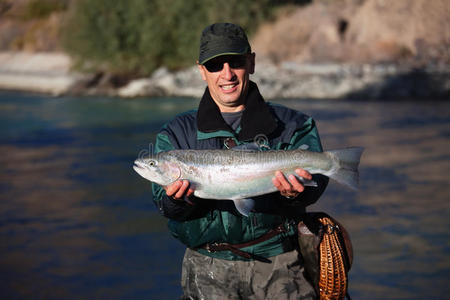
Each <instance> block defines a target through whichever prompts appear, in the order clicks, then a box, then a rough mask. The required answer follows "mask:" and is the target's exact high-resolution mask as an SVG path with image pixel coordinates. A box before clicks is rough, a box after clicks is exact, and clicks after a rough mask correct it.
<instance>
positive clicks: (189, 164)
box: [133, 147, 363, 216]
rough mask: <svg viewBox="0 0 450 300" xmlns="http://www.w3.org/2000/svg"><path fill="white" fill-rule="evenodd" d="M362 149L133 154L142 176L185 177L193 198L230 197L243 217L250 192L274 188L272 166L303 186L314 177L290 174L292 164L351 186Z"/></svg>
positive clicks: (155, 179)
mask: <svg viewBox="0 0 450 300" xmlns="http://www.w3.org/2000/svg"><path fill="white" fill-rule="evenodd" d="M362 152H363V148H360V147H352V148H346V149H340V150H331V151H326V152H311V151H307V150H300V149H297V150H271V151H253V150H241V149H239V150H235V149H231V150H171V151H167V152H160V153H158V154H154V155H149V156H147V157H144V158H138V159H137V160H136V161H135V162H134V166H133V168H134V170H135V171H136V172H137V173H138V174H139V175H141V176H142V177H144V178H145V179H147V180H150V181H152V182H155V183H157V184H159V185H162V186H166V185H169V184H171V183H173V182H175V181H176V180H180V179H187V180H189V182H190V183H191V185H192V186H193V188H194V189H195V192H194V195H195V196H197V197H199V198H205V199H215V200H232V201H234V204H235V206H236V208H237V210H238V211H239V212H240V213H241V214H243V215H245V216H248V213H249V212H250V210H251V209H252V208H253V205H254V202H253V200H252V199H251V198H252V197H255V196H258V195H263V194H267V193H271V192H275V191H277V188H276V187H275V186H274V185H273V183H272V178H273V177H274V176H275V171H277V170H280V171H282V172H283V173H284V174H285V176H289V175H290V174H293V175H295V176H296V177H297V178H298V179H299V180H301V181H302V182H303V183H304V184H305V185H307V186H317V184H316V183H315V182H314V181H307V180H303V178H300V177H298V176H297V175H296V173H295V169H296V168H299V167H300V168H303V169H305V170H307V171H308V172H310V173H311V174H322V175H325V176H328V177H329V178H331V179H333V180H335V181H337V182H339V183H341V184H343V185H346V186H348V187H350V188H352V189H357V186H358V180H359V179H358V178H359V175H358V165H359V160H360V157H361V154H362Z"/></svg>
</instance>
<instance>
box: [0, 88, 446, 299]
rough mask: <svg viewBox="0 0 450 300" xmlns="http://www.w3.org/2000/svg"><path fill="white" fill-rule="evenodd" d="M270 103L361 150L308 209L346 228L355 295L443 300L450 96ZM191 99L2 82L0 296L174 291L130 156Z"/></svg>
mask: <svg viewBox="0 0 450 300" xmlns="http://www.w3.org/2000/svg"><path fill="white" fill-rule="evenodd" d="M276 102H278V103H281V104H285V105H287V106H289V107H292V108H295V109H299V110H302V111H304V112H305V113H307V114H309V115H311V116H313V117H314V118H315V120H316V122H317V124H318V128H319V132H320V134H321V138H322V143H323V145H324V148H325V149H332V148H340V147H347V146H350V145H354V146H363V147H365V149H366V150H365V152H364V154H363V157H362V161H361V166H360V173H361V178H360V190H359V191H358V192H354V191H350V190H348V189H346V188H345V187H342V186H339V185H337V184H335V183H333V182H331V183H330V185H329V187H328V189H327V191H326V192H325V194H324V195H323V196H322V198H321V199H320V200H319V202H318V203H317V204H315V205H314V206H313V207H312V208H311V210H323V211H326V212H328V213H329V214H331V215H333V216H335V217H336V218H337V219H338V220H340V221H341V222H342V223H343V224H344V225H346V227H347V229H348V231H349V232H350V235H351V238H352V241H353V247H354V252H355V254H354V256H355V258H354V264H353V266H352V269H351V271H350V284H349V286H350V288H349V291H350V295H351V296H352V298H353V299H369V300H370V299H373V300H376V299H449V286H450V236H449V235H450V234H449V223H450V221H449V208H450V204H449V200H450V182H449V179H450V103H449V102H443V101H441V102H434V101H422V102H416V101H402V102H395V101H394V102H393V101H391V102H374V101H371V102H365V101H326V100H323V101H322V100H320V101H316V100H314V101H306V100H283V101H276ZM197 104H198V101H197V100H195V99H169V98H155V99H135V100H123V99H117V98H89V97H83V98H75V97H62V98H52V97H47V96H42V95H30V94H21V93H11V92H0V125H1V126H0V151H1V152H0V153H1V155H0V299H178V297H179V296H180V294H181V289H180V287H179V280H180V270H181V261H182V257H183V253H184V247H183V246H182V245H181V244H180V243H179V242H178V241H177V240H175V239H174V238H173V237H172V236H171V235H170V234H169V232H168V230H167V227H166V220H165V219H164V218H162V217H161V216H160V215H159V214H158V212H157V210H156V208H155V206H154V205H153V203H152V201H151V190H150V184H149V183H148V182H147V181H145V180H144V179H143V178H141V177H140V176H138V175H137V174H136V173H135V172H134V171H133V170H132V164H133V161H134V159H135V158H136V157H137V155H138V154H139V153H140V152H141V151H146V150H147V149H149V147H150V145H151V143H152V142H154V138H155V135H156V132H157V131H158V129H159V128H160V126H162V125H163V124H164V123H165V122H166V121H167V120H169V119H170V118H172V117H173V116H174V115H175V114H176V113H179V112H182V111H185V110H188V109H191V108H195V107H196V106H197Z"/></svg>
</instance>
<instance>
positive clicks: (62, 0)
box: [0, 0, 450, 98]
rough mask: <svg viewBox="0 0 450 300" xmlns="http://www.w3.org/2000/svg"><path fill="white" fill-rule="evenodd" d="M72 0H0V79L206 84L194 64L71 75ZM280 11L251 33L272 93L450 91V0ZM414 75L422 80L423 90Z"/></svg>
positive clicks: (82, 86) (188, 88)
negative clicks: (140, 72)
mask: <svg viewBox="0 0 450 300" xmlns="http://www.w3.org/2000/svg"><path fill="white" fill-rule="evenodd" d="M76 1H77V0H0V88H7V89H8V88H10V89H27V87H28V86H33V87H36V88H35V89H34V90H36V89H37V91H42V92H50V93H53V94H61V93H65V92H76V93H81V94H110V95H122V96H148V95H150V96H152V95H181V96H197V95H199V94H201V90H202V89H203V83H202V82H201V80H198V78H197V77H198V74H196V70H195V68H193V69H185V70H181V71H180V72H178V73H176V72H175V73H172V72H170V71H168V70H166V69H164V68H160V69H158V70H157V71H156V72H155V73H154V75H153V76H152V77H151V78H146V79H142V80H139V81H138V82H131V83H130V84H128V83H129V80H131V79H133V77H134V78H135V77H137V76H133V75H131V76H130V74H128V75H127V76H126V77H123V76H122V75H120V74H114V73H107V72H106V73H105V72H104V71H103V70H97V72H96V71H95V70H91V73H90V74H85V75H83V76H81V75H80V74H76V75H73V71H70V65H71V59H70V57H69V56H68V55H67V54H65V52H64V50H63V49H64V48H63V47H62V42H61V40H62V34H63V31H62V30H61V28H62V26H63V24H64V21H65V20H66V19H67V15H68V14H69V13H70V11H71V9H72V8H73V4H74V3H75V2H76ZM278 2H283V1H278ZM285 2H286V3H288V2H289V3H292V2H295V1H285ZM299 2H302V3H305V2H307V1H299ZM276 11H277V14H276V17H275V18H274V19H273V20H271V21H267V22H265V23H263V25H262V26H260V27H259V28H258V30H257V31H256V32H255V33H254V34H253V35H252V36H251V37H250V38H251V44H252V46H253V50H254V51H255V52H256V54H257V55H256V57H257V75H255V76H254V79H255V80H260V82H261V87H262V89H263V90H265V89H266V90H267V93H266V94H267V95H268V98H272V97H312V98H339V97H348V96H349V95H357V96H358V97H360V96H361V95H362V97H369V98H377V97H384V96H385V95H386V94H388V95H392V96H393V97H396V96H398V95H400V96H401V97H418V96H420V97H429V96H431V97H439V98H446V97H447V98H448V94H449V89H450V83H449V82H450V31H449V30H448V28H450V1H448V0H433V1H427V0H395V1H387V0H335V1H327V0H316V1H311V3H309V4H304V5H293V4H287V5H284V6H281V7H277V9H276ZM66 34H67V33H66ZM195 43H197V41H195ZM52 53H54V54H52ZM64 56H65V57H66V58H64ZM52 60H57V62H52ZM195 60H196V57H192V64H194V62H195ZM62 62H65V63H62ZM162 67H164V66H162ZM27 70H28V72H27ZM280 74H281V76H280ZM45 77H48V78H52V81H45ZM55 78H64V80H63V81H60V82H61V83H60V84H59V86H58V87H57V88H55V87H54V86H52V85H53V83H52V82H55V84H56V82H58V81H57V80H55ZM418 81H420V82H421V83H424V84H421V87H420V90H418V85H417V84H416V82H418ZM24 82H26V83H27V84H26V85H25V84H23V83H24ZM35 82H39V83H38V84H31V83H35ZM298 82H302V84H303V85H301V84H299V83H298ZM264 85H266V86H267V87H270V88H265V86H264ZM386 86H389V88H388V89H385V90H383V89H384V88H385V87H386ZM32 90H33V89H32ZM361 91H363V92H362V93H360V92H361Z"/></svg>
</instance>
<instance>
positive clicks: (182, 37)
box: [63, 0, 271, 76]
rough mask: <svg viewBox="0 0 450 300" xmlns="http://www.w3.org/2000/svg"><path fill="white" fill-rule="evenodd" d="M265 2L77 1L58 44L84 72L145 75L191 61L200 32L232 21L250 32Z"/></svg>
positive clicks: (266, 11) (263, 14)
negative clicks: (212, 25)
mask: <svg viewBox="0 0 450 300" xmlns="http://www.w3.org/2000/svg"><path fill="white" fill-rule="evenodd" d="M269 3H270V0H229V1H227V2H219V1H212V0H189V1H185V0H78V1H76V2H74V4H75V6H74V7H73V9H72V13H71V14H70V16H69V18H68V22H67V24H66V26H64V29H63V44H64V45H65V48H66V49H67V51H68V52H69V53H71V54H72V55H73V57H75V58H76V60H77V62H78V66H79V67H80V68H81V69H84V70H90V71H93V70H96V71H103V72H108V73H112V74H120V75H127V76H129V75H133V76H144V75H149V74H150V73H151V72H152V71H154V70H155V69H156V68H158V67H160V66H167V67H168V68H169V69H178V68H183V67H186V66H190V65H192V64H194V63H195V61H196V59H197V56H198V46H199V45H198V43H199V37H200V33H201V30H202V29H203V28H204V27H205V26H207V25H208V24H211V23H214V22H234V23H238V24H240V25H241V26H242V27H243V28H245V29H246V30H247V31H248V32H249V33H251V32H253V30H254V29H255V28H256V27H257V26H258V25H259V24H260V23H261V21H263V20H265V19H267V18H268V17H269V16H270V12H271V9H270V7H269V5H268V4H269Z"/></svg>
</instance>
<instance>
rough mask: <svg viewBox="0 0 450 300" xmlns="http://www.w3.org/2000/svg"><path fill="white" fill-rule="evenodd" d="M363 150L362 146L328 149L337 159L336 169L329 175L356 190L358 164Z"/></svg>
mask: <svg viewBox="0 0 450 300" xmlns="http://www.w3.org/2000/svg"><path fill="white" fill-rule="evenodd" d="M363 151H364V148H362V147H351V148H346V149H339V150H331V151H328V152H329V153H331V154H332V155H333V156H334V157H336V158H337V159H338V161H339V168H338V170H337V171H336V172H334V173H333V174H331V175H330V177H331V178H332V179H334V180H336V181H337V182H339V183H341V184H344V185H346V186H348V187H350V188H351V189H353V190H357V189H358V184H359V172H358V166H359V161H360V159H361V155H362V153H363Z"/></svg>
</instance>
